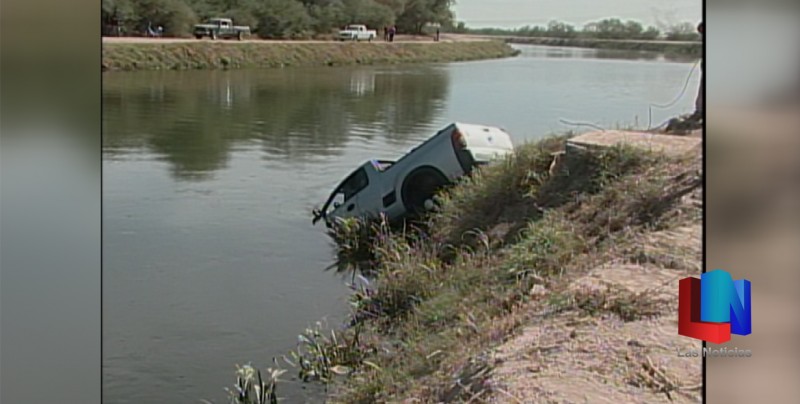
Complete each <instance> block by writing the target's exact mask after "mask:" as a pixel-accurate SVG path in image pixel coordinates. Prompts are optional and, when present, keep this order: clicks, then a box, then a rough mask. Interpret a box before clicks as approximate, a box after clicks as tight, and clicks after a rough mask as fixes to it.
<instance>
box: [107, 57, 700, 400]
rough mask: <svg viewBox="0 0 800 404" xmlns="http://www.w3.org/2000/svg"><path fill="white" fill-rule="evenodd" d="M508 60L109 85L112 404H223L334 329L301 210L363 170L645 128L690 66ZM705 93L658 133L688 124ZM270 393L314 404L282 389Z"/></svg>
mask: <svg viewBox="0 0 800 404" xmlns="http://www.w3.org/2000/svg"><path fill="white" fill-rule="evenodd" d="M517 47H518V48H519V49H521V50H522V53H521V55H520V56H519V57H516V58H513V59H504V60H490V61H479V62H468V63H454V64H437V65H415V66H394V67H347V68H318V69H284V70H243V71H192V72H135V73H106V74H104V75H103V275H104V276H103V342H104V345H103V398H104V400H105V402H106V403H161V402H172V403H192V402H199V400H200V399H206V400H210V401H213V402H215V403H222V402H226V396H225V392H224V391H223V388H224V387H225V386H230V385H231V384H232V383H233V381H234V375H233V372H234V369H235V364H244V363H247V362H252V363H253V364H254V365H258V366H260V367H266V366H269V365H270V363H271V358H273V357H275V356H279V355H282V354H285V353H287V352H288V351H289V350H290V349H292V348H293V347H294V346H295V343H296V341H297V335H298V333H300V332H302V330H303V329H305V328H306V327H308V326H310V325H313V324H314V323H315V322H316V321H318V320H323V319H324V320H327V322H328V323H329V324H330V325H331V326H337V325H338V324H339V322H340V321H341V320H342V319H343V318H344V315H345V313H346V311H347V295H348V289H347V287H346V284H345V280H343V279H342V278H341V277H339V276H336V275H334V274H333V273H330V272H324V271H323V269H324V268H325V267H327V266H328V265H330V264H331V263H332V259H333V255H332V250H331V248H330V244H329V240H328V239H327V236H326V235H325V234H324V232H323V229H322V228H321V227H313V226H312V225H311V216H310V211H311V209H312V208H313V207H314V206H315V205H317V204H320V203H322V202H323V201H324V199H325V197H326V196H327V193H328V192H330V191H331V188H332V187H333V186H334V185H335V184H336V183H337V182H338V181H339V180H340V179H341V178H342V177H343V176H344V175H346V174H347V173H348V172H349V171H350V170H351V169H352V168H354V167H355V166H357V165H358V164H360V163H362V162H363V161H365V160H366V159H369V158H397V157H398V156H400V155H402V154H403V153H405V152H406V151H408V150H409V149H410V148H412V147H413V146H414V145H416V144H417V143H419V142H420V141H422V140H424V139H425V138H427V137H428V136H430V135H431V134H433V133H434V132H435V131H436V130H438V129H439V128H441V127H443V126H445V125H447V124H448V123H450V122H452V121H463V122H474V123H482V124H488V125H497V126H501V127H504V128H505V129H507V130H508V131H509V132H510V133H511V134H512V135H513V136H514V141H515V142H516V143H522V142H524V141H530V140H535V139H537V138H539V137H541V136H543V135H546V134H548V133H552V132H562V131H565V130H570V129H577V130H578V131H586V130H588V129H590V128H588V127H574V126H570V125H566V124H564V123H562V122H560V121H559V120H560V119H566V120H569V121H580V122H587V123H592V124H595V125H600V126H603V127H614V126H616V125H620V126H628V125H636V124H637V122H638V126H640V127H641V126H647V124H648V104H649V103H668V102H670V101H672V100H673V99H674V98H675V97H676V96H677V95H678V93H679V92H680V90H681V88H682V87H683V85H684V83H685V81H686V79H687V77H688V75H689V72H690V70H691V69H692V64H693V62H694V61H691V60H689V61H687V60H683V61H680V60H677V61H676V60H672V61H669V60H665V59H663V58H660V57H656V56H652V55H647V54H642V53H629V52H615V51H598V50H584V49H575V48H545V47H535V46H517ZM697 83H698V75H697V72H695V73H694V74H693V76H692V77H691V79H690V82H689V85H688V90H687V92H686V94H684V96H683V97H682V98H681V99H680V101H679V102H677V103H676V104H675V105H674V106H673V107H671V108H668V109H666V110H664V109H654V110H653V119H652V121H653V123H654V124H658V123H661V122H663V121H665V120H666V119H667V118H669V117H671V116H674V115H676V114H680V113H687V112H691V109H692V106H693V100H694V92H695V89H696V87H697ZM292 373H293V372H290V373H287V374H286V375H285V376H284V378H285V379H291V374H292ZM279 393H280V395H281V396H283V397H286V398H287V400H288V402H306V401H307V402H314V401H318V396H316V394H318V390H317V389H315V388H313V387H311V386H308V388H304V386H302V385H300V384H299V383H295V382H291V381H290V382H288V383H286V384H283V385H281V387H280V391H279ZM315 397H316V398H317V400H315Z"/></svg>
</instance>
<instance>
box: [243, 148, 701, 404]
mask: <svg viewBox="0 0 800 404" xmlns="http://www.w3.org/2000/svg"><path fill="white" fill-rule="evenodd" d="M565 140H566V137H554V138H549V139H546V140H543V141H540V142H538V143H535V144H527V145H523V146H521V147H518V150H517V152H516V153H515V156H514V157H513V158H512V159H509V160H508V161H506V162H504V163H503V164H500V165H497V166H494V167H487V168H486V169H485V170H484V171H483V172H482V173H479V174H477V175H476V176H475V177H473V178H471V179H469V180H466V181H464V182H463V183H461V184H459V185H458V186H456V187H454V188H452V189H450V190H449V191H448V192H446V193H445V194H444V195H442V197H441V201H442V207H441V209H440V211H438V212H437V213H435V214H433V216H432V217H431V218H430V219H429V221H428V223H426V224H424V225H423V226H420V228H418V229H413V228H406V229H404V230H402V231H399V230H392V229H390V228H388V227H386V226H383V225H381V224H380V223H378V224H373V225H372V226H368V225H365V224H363V223H362V224H359V223H358V222H348V223H347V224H346V226H344V227H342V230H340V232H339V233H338V234H337V235H336V240H337V243H338V245H339V252H340V257H346V256H348V255H349V256H355V257H357V259H358V260H359V261H361V262H362V263H364V262H367V263H368V264H369V265H371V266H372V267H373V269H375V273H374V274H373V275H372V276H371V277H370V279H369V281H368V282H366V283H364V284H362V285H361V286H359V287H358V288H355V291H354V293H353V297H352V304H353V307H354V309H353V315H352V324H351V325H350V327H349V328H348V329H347V330H345V331H343V332H336V333H334V332H330V331H325V330H319V329H317V330H308V331H307V332H306V333H305V334H304V335H303V336H302V337H301V341H302V343H301V344H300V346H299V347H298V350H297V352H295V353H294V354H293V355H292V356H293V358H291V359H290V360H289V362H291V363H292V364H293V365H295V366H297V367H298V368H299V376H300V377H301V378H302V379H306V380H321V381H323V382H326V383H330V386H331V387H332V389H331V390H332V393H331V396H332V397H331V401H333V402H347V403H372V402H401V401H404V400H407V399H410V398H414V399H417V400H419V401H416V402H466V401H470V402H486V400H488V399H489V398H490V397H492V396H495V397H499V398H500V399H501V400H506V401H505V402H542V401H541V400H544V398H541V400H533V401H530V400H531V399H532V397H533V396H532V395H528V396H525V397H523V398H517V399H516V400H513V401H512V400H509V397H508V394H509V393H507V391H508V390H511V389H512V387H513V386H512V387H508V386H505V385H501V384H499V383H496V382H495V381H493V379H492V376H491V374H492V371H493V368H495V367H498V366H502V363H499V362H497V361H494V362H493V361H492V359H491V358H492V357H493V354H492V350H493V349H495V348H496V347H498V346H499V345H502V344H504V343H505V342H507V341H509V340H513V339H514V337H515V335H517V334H518V333H520V332H521V330H522V328H523V327H524V326H530V325H542V324H545V325H548V327H549V324H550V323H551V322H554V319H555V318H556V317H557V316H559V315H562V314H563V313H573V317H571V319H572V320H570V321H573V322H574V323H575V324H580V323H581V322H583V323H587V320H586V319H587V318H588V319H589V320H592V319H596V318H601V317H603V318H605V320H604V323H608V322H613V321H617V322H619V323H620V324H633V323H635V322H636V321H640V320H643V319H653V318H659V317H661V316H669V315H672V314H674V312H675V310H676V308H675V307H674V306H675V301H676V300H677V298H676V296H674V297H675V298H671V299H666V300H665V299H664V298H663V297H661V296H660V295H659V294H658V293H655V292H653V289H651V290H649V291H648V292H647V293H634V292H631V291H630V290H628V289H626V288H625V287H616V286H615V287H608V288H606V289H602V288H601V289H594V290H589V289H575V288H574V284H575V283H576V281H577V280H579V279H582V278H584V277H585V276H587V274H590V273H593V271H595V272H596V269H597V268H601V267H602V265H603V264H607V263H614V264H615V265H623V266H624V265H631V266H635V265H640V266H647V267H648V268H655V272H654V273H657V274H662V273H663V272H668V273H669V274H673V272H670V271H678V272H680V273H682V272H681V271H688V272H691V271H695V270H698V268H699V262H700V258H701V256H700V252H699V240H694V239H693V238H691V237H683V238H680V237H679V238H678V239H670V240H668V241H666V242H664V241H663V240H662V242H656V241H652V240H654V238H653V236H654V235H658V234H663V233H664V232H669V231H673V230H675V229H680V228H685V227H686V226H695V227H697V228H698V229H699V224H700V223H701V206H700V205H699V202H698V201H699V198H700V196H699V193H700V192H701V184H702V181H701V173H700V171H699V170H700V168H701V156H700V154H699V151H698V152H697V153H692V155H687V156H683V157H667V156H663V155H656V154H652V153H649V152H644V151H641V150H636V149H632V148H629V147H617V148H611V149H607V150H603V151H598V152H593V153H584V154H579V155H577V157H570V158H564V157H555V156H562V155H561V154H559V153H558V152H560V151H562V150H563V149H564V146H565ZM695 244H697V245H696V246H695ZM695 247H696V248H695ZM612 272H613V271H610V270H609V271H606V272H603V271H600V275H599V276H600V277H603V276H604V275H603V274H604V273H609V274H610V273H612ZM617 272H619V271H617ZM678 272H676V273H678ZM631 273H632V272H631ZM631 273H627V272H625V273H624V275H623V276H622V278H623V279H625V278H629V277H630V276H631V275H630V274H631ZM651 281H653V279H648V280H647V282H646V283H647V284H648V287H655V286H658V285H657V284H658V282H655V281H653V282H651ZM676 291H677V288H676V289H675V293H677V292H676ZM669 321H670V322H673V320H672V319H671V318H670V319H669ZM588 327H589V330H588V331H575V330H576V329H573V331H571V332H567V333H566V334H568V336H567V337H565V340H563V341H560V342H556V343H555V344H554V345H552V346H548V344H546V343H544V342H542V341H544V337H542V335H550V334H553V332H552V330H551V331H544V332H543V333H541V334H537V335H539V336H535V337H533V339H532V341H533V345H531V343H526V344H523V345H524V346H525V348H524V351H525V355H534V356H537V357H539V356H543V355H545V354H546V352H550V351H553V352H559V350H562V349H564V350H569V349H571V348H570V346H573V345H578V344H579V341H581V334H586V335H587V338H589V339H590V340H591V341H594V340H595V339H596V334H594V332H593V331H592V330H593V329H594V328H593V327H597V326H593V325H590V326H588ZM611 334H613V335H615V336H617V335H623V336H625V337H626V338H627V337H628V336H626V335H625V332H624V331H620V329H616V331H614V333H611ZM640 334H642V335H643V333H640ZM674 334H675V335H674ZM642 335H639V334H636V335H633V337H630V338H641V337H642ZM665 335H666V333H665ZM669 337H670V338H677V335H676V333H669ZM632 340H633V341H634V342H636V341H635V340H634V339H628V340H627V343H626V339H624V338H623V339H622V340H621V342H620V341H617V342H615V343H612V344H611V345H608V346H603V347H600V348H598V347H592V349H594V350H596V351H597V353H596V354H595V355H596V357H594V360H595V361H596V363H597V364H602V363H603V361H604V358H606V357H609V358H614V357H615V355H614V353H616V352H618V351H619V352H622V351H624V350H626V349H638V348H635V346H634V345H631V344H632V343H631V341H632ZM537 341H538V342H537ZM565 341H566V342H565ZM569 341H572V342H569ZM636 343H638V342H636ZM614 344H616V345H614ZM572 348H574V346H573V347H572ZM578 348H580V346H579V347H578ZM581 352H584V353H582V354H581V355H584V357H583V358H582V359H581V361H583V362H581V363H586V362H587V361H589V362H590V363H595V362H592V360H590V359H587V358H586V357H585V355H586V354H585V352H589V351H588V350H584V351H581ZM625 352H626V356H625V360H624V361H623V360H622V359H620V360H621V361H622V362H623V365H624V366H625V367H624V369H623V371H618V370H619V369H617V368H609V369H607V370H606V369H603V368H602V367H601V366H600V365H592V366H596V367H597V368H598V369H603V370H602V374H603V375H605V376H606V377H609V376H610V375H616V374H620V373H621V372H622V373H624V374H625V375H624V377H625V379H624V381H623V382H620V383H621V384H627V385H630V386H638V387H635V388H636V389H641V390H643V391H646V390H648V389H651V390H652V393H653V394H662V393H663V392H666V393H665V394H667V395H668V396H669V395H670V393H671V394H673V395H676V394H679V390H680V389H681V387H680V386H678V387H676V386H677V385H675V384H674V383H673V384H669V385H668V383H667V382H658V381H657V382H652V381H651V379H648V378H652V377H654V376H652V374H656V373H657V374H658V375H661V374H664V373H663V372H661V370H659V369H660V368H656V370H657V372H656V373H653V372H650V371H649V370H648V369H650V368H648V367H647V366H648V364H649V366H651V367H653V366H659V365H653V364H652V363H651V361H650V360H649V359H647V360H646V361H645V359H641V361H642V362H641V364H643V365H642V366H644V367H637V366H638V364H639V363H638V362H635V360H636V359H635V358H636V357H635V356H634V354H630V356H628V351H625ZM562 353H563V352H562ZM651 355H652V354H651ZM669 355H670V357H672V356H674V351H669ZM526 358H528V359H525V361H527V362H526V363H529V364H531V366H533V365H535V367H536V368H537V369H539V368H540V367H544V364H545V362H546V361H544V360H543V359H542V360H534V359H530V358H532V356H526ZM647 358H649V357H647ZM575 363H576V362H570V364H567V367H568V368H569V367H572V368H575V367H578V365H576V364H575ZM634 363H635V365H631V364H634ZM698 363H699V362H698ZM621 366H622V365H621ZM681 366H683V367H684V368H685V367H686V366H685V363H684V364H682V365H681ZM530 369H533V367H531V368H530ZM530 369H529V370H520V371H515V373H519V372H522V373H521V374H520V376H519V377H520V378H523V379H525V380H530V379H531V378H534V377H536V376H535V372H539V371H540V370H530ZM642 369H644V370H642ZM531 372H533V373H531ZM625 372H628V373H625ZM658 372H661V373H658ZM698 372H699V366H698ZM698 374H699V373H698ZM512 376H513V375H512ZM620 377H623V376H620ZM659 377H660V376H659ZM698 377H699V376H698ZM551 380H552V379H551ZM569 380H570V381H569V383H578V382H579V381H580V380H579V379H578V378H574V379H569ZM659 380H661V379H659ZM667 380H671V379H667ZM509 383H511V382H509ZM565 383H566V382H565ZM648 383H649V384H648ZM534 384H536V383H535V382H534ZM609 386H612V384H609ZM630 386H629V388H631V389H633V388H634V387H630ZM665 386H666V387H665ZM670 386H672V387H670ZM609 388H618V389H619V390H620V391H621V390H624V389H625V387H624V386H621V387H620V386H617V387H609ZM670 388H671V389H673V390H670ZM517 390H519V389H517ZM684 390H685V389H684ZM598 391H600V390H598ZM637 391H638V390H637ZM587 392H590V391H589V390H587ZM581 394H583V393H581ZM581 397H583V396H581ZM661 397H662V398H663V397H664V396H663V395H662V396H661ZM628 399H630V397H628ZM670 399H672V398H670ZM590 401H591V400H590ZM634 401H639V402H653V401H652V398H651V397H639V398H638V399H634ZM241 402H247V401H246V400H243V401H241Z"/></svg>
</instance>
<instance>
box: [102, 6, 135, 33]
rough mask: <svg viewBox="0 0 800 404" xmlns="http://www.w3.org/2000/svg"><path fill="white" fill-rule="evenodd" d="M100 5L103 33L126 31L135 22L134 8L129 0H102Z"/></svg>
mask: <svg viewBox="0 0 800 404" xmlns="http://www.w3.org/2000/svg"><path fill="white" fill-rule="evenodd" d="M100 7H101V8H100V15H101V19H102V24H103V34H105V35H108V34H112V33H114V34H117V33H121V32H124V31H127V30H128V29H129V28H133V27H132V26H131V25H134V24H136V22H137V19H138V17H137V15H136V9H135V7H134V4H133V3H132V2H131V1H130V0H103V2H102V3H101V6H100ZM116 29H119V30H117V31H115V30H116Z"/></svg>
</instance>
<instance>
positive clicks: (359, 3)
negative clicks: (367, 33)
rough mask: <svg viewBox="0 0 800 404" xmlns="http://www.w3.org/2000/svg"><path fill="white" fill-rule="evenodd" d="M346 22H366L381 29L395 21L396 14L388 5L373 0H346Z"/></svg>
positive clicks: (371, 26)
mask: <svg viewBox="0 0 800 404" xmlns="http://www.w3.org/2000/svg"><path fill="white" fill-rule="evenodd" d="M344 11H345V15H346V16H347V21H346V22H345V23H346V24H364V25H366V26H368V27H370V28H375V29H379V27H383V26H386V25H390V24H392V23H394V22H395V15H394V12H392V9H390V8H389V7H388V6H386V5H384V4H380V3H377V2H375V1H373V0H344Z"/></svg>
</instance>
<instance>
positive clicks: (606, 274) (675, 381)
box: [491, 225, 702, 404]
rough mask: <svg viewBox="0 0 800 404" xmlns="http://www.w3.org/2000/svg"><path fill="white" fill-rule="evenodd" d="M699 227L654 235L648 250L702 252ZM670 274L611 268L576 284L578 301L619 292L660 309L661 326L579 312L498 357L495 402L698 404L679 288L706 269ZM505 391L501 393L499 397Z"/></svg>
mask: <svg viewBox="0 0 800 404" xmlns="http://www.w3.org/2000/svg"><path fill="white" fill-rule="evenodd" d="M701 240H702V228H701V226H700V225H694V226H690V227H683V228H678V229H675V230H671V231H666V232H663V233H655V234H653V235H652V238H651V239H650V240H647V245H651V246H654V247H655V248H659V247H660V248H664V247H667V250H670V249H674V248H684V249H689V250H694V251H692V252H693V253H695V254H698V255H699V253H700V248H701ZM694 264H695V265H687V266H684V265H679V266H682V268H664V267H657V266H649V265H644V266H643V265H632V264H625V263H613V262H612V263H608V264H606V265H602V266H600V267H598V268H595V269H594V270H592V271H590V272H589V274H588V275H586V276H584V277H583V278H581V279H579V280H577V281H576V282H574V283H573V284H572V285H571V287H570V292H571V293H575V294H580V293H584V294H585V293H588V292H592V291H601V290H603V289H604V288H606V287H608V286H611V287H618V288H621V289H623V290H627V291H628V292H632V293H641V294H643V295H645V296H646V298H647V299H649V300H652V301H653V302H657V305H658V311H660V312H661V313H662V315H661V316H660V317H657V318H655V319H646V320H636V321H623V320H621V319H620V318H618V317H615V316H612V315H607V316H603V317H596V316H590V315H586V314H581V313H579V312H575V311H569V312H565V313H561V314H557V315H555V316H554V317H551V318H549V319H548V320H546V321H541V322H537V323H536V324H531V325H529V326H528V327H526V328H524V329H523V331H522V332H521V334H520V335H519V336H517V337H515V338H513V339H511V340H510V341H508V342H507V343H505V344H503V345H502V346H500V347H499V348H498V349H497V350H496V351H495V352H494V360H495V361H496V363H498V362H499V366H498V367H497V368H495V370H494V372H493V376H492V380H491V385H492V387H493V389H494V391H495V392H496V393H495V394H494V397H493V399H492V400H491V402H495V403H609V404H612V403H660V402H663V403H669V402H672V403H699V402H701V401H702V397H701V386H702V362H701V359H700V358H690V357H688V358H687V357H679V356H678V352H679V351H680V352H686V351H688V350H697V349H700V344H699V342H696V341H694V340H691V339H689V338H685V337H682V336H679V335H678V318H677V300H678V296H677V292H678V281H679V279H681V278H684V277H686V276H699V275H700V272H701V267H700V262H699V261H696V262H695V263H694ZM497 392H499V393H497Z"/></svg>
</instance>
